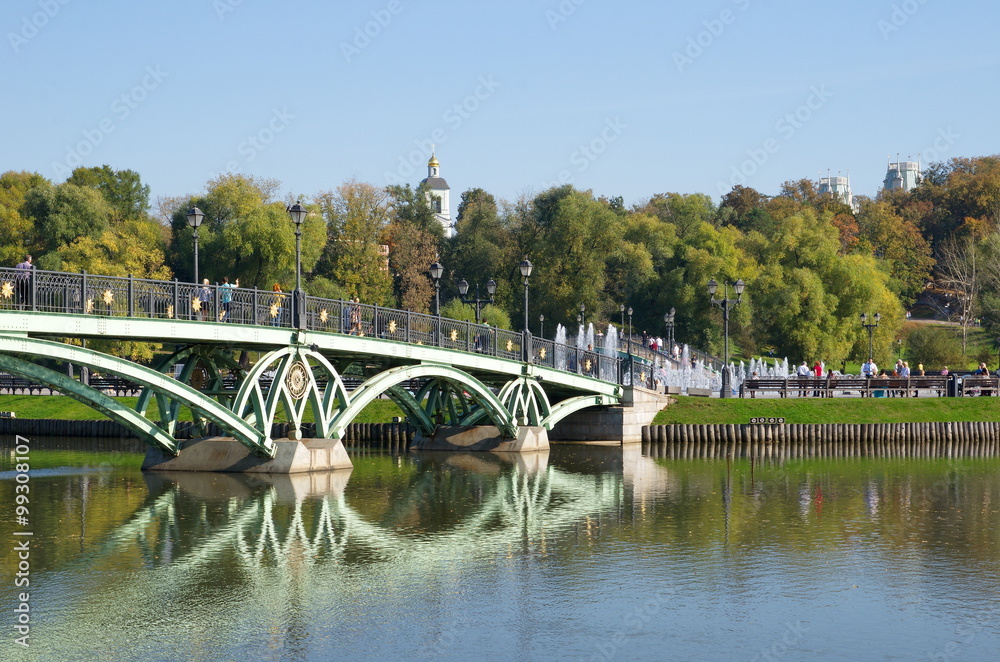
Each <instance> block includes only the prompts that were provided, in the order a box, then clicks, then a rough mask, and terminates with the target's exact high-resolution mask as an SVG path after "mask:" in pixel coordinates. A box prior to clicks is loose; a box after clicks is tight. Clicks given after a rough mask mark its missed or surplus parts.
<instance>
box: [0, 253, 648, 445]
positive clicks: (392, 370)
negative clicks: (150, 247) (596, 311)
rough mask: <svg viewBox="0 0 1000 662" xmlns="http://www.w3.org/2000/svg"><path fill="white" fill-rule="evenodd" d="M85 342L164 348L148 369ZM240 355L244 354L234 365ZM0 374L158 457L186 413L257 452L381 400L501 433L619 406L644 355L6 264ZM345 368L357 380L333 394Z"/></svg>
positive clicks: (429, 421)
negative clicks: (99, 382)
mask: <svg viewBox="0 0 1000 662" xmlns="http://www.w3.org/2000/svg"><path fill="white" fill-rule="evenodd" d="M19 278H20V280H19ZM94 341H130V342H154V343H163V344H164V345H166V346H167V347H168V348H171V351H170V352H169V353H168V354H166V355H164V356H162V357H161V358H160V359H159V360H158V361H157V362H156V364H155V365H154V366H152V367H148V366H145V365H140V364H138V363H134V362H132V361H129V360H126V359H123V358H119V357H116V356H113V355H111V354H109V353H107V352H106V351H101V350H102V349H106V345H107V343H106V342H105V343H100V342H97V343H95V342H94ZM88 344H89V345H90V346H89V347H88ZM243 352H250V353H252V354H255V355H256V356H257V357H258V358H257V359H256V361H255V362H254V363H253V364H252V365H249V364H248V363H247V362H243V363H241V362H240V360H239V358H240V355H241V354H242V353H243ZM66 364H70V365H74V366H77V367H80V368H82V367H86V368H87V369H88V370H89V371H90V372H99V373H103V374H111V375H114V376H117V377H121V378H124V379H127V380H130V381H133V382H135V383H136V384H138V385H140V386H141V387H142V389H143V390H142V393H141V396H140V397H139V398H138V401H137V403H136V404H135V406H134V407H131V406H128V405H126V404H123V403H122V402H120V401H119V400H116V399H114V398H112V397H110V396H108V395H106V394H105V393H102V392H101V391H99V390H97V389H95V388H91V387H90V386H88V385H87V384H85V383H82V382H81V381H79V380H77V379H75V378H74V377H72V376H70V374H71V373H70V372H69V371H68V370H66V368H65V365H66ZM0 370H4V371H6V372H9V373H11V374H14V375H18V376H21V377H25V378H28V379H31V380H34V381H37V382H40V383H44V384H48V385H50V386H51V387H53V388H55V389H58V390H59V391H60V392H62V393H64V394H66V395H69V396H71V397H74V398H76V399H77V400H80V401H82V402H84V403H86V404H87V405H89V406H91V407H94V408H95V409H98V410H99V411H101V412H103V413H104V414H106V415H107V416H108V417H110V418H112V419H114V420H117V421H119V422H120V423H123V424H124V425H126V426H128V427H129V428H131V429H132V430H134V431H135V433H136V434H137V435H138V436H139V437H140V438H142V439H143V440H145V441H146V442H147V443H148V444H149V445H150V446H152V447H153V448H156V449H158V450H159V451H160V452H162V453H163V454H166V455H177V454H178V453H179V451H180V448H181V446H180V444H179V443H178V441H177V439H176V438H175V437H174V432H175V429H176V425H177V421H178V420H179V417H180V415H181V413H182V411H183V409H185V408H186V409H188V410H189V411H190V412H191V413H192V415H193V418H194V420H195V421H196V422H198V423H199V424H200V425H201V426H202V429H203V432H205V433H206V435H207V426H208V424H209V423H214V424H215V425H217V426H218V427H219V428H221V429H222V430H224V431H225V433H226V434H227V435H228V436H231V437H233V438H234V439H236V440H237V441H238V442H240V443H241V444H243V445H244V446H246V447H247V448H248V449H250V451H251V452H252V453H253V454H254V455H256V456H258V457H261V458H271V457H274V455H275V441H274V440H273V439H271V438H270V430H271V424H272V423H273V422H274V421H275V419H276V417H281V418H283V419H284V420H287V421H289V422H290V423H291V424H292V428H293V430H294V431H293V432H292V433H290V434H289V437H290V438H292V439H294V440H298V439H301V431H300V430H301V425H302V423H303V422H304V421H306V420H309V419H311V420H312V421H314V422H315V425H316V437H317V438H324V439H335V440H336V439H340V438H341V437H342V435H343V433H344V430H345V428H346V426H347V425H348V424H349V423H351V421H353V420H354V418H355V417H356V416H357V415H358V414H359V413H360V412H361V410H362V409H364V407H365V406H366V405H367V404H369V403H370V402H372V401H373V400H374V399H376V398H378V397H379V396H382V395H385V396H387V397H389V398H391V399H392V400H393V401H395V402H396V403H397V404H398V405H399V406H400V408H401V409H402V410H403V411H404V412H405V413H406V415H407V416H408V418H409V420H410V422H411V423H412V424H413V425H415V426H416V427H417V428H418V430H419V431H420V432H422V433H423V434H426V435H428V436H430V435H432V434H433V433H434V431H435V430H436V429H437V428H438V427H440V426H443V425H447V426H476V425H494V426H496V428H497V429H498V430H499V431H500V433H501V435H502V436H503V437H504V438H509V439H510V438H515V437H517V435H518V432H519V428H523V427H525V426H530V427H538V428H544V429H546V430H551V429H552V428H553V426H555V425H556V424H557V423H559V422H560V421H561V420H563V419H564V418H566V417H567V416H569V415H571V414H573V413H575V412H577V411H580V410H582V409H585V408H588V407H601V406H608V405H616V404H620V403H622V400H623V396H624V395H625V391H626V389H630V387H631V386H633V385H640V386H641V385H646V386H652V379H653V376H652V370H650V368H649V366H648V364H645V363H642V362H640V361H635V360H632V359H631V357H623V356H622V355H620V354H619V353H618V352H617V351H616V352H613V355H610V356H609V355H604V354H598V353H594V352H585V351H581V350H579V349H577V348H575V347H570V346H566V345H561V344H558V343H555V342H553V341H551V340H544V339H540V338H533V337H532V336H531V335H530V334H529V333H527V332H523V333H515V332H510V331H506V330H504V329H496V328H491V327H487V326H483V325H477V324H474V323H470V322H464V321H459V320H452V319H446V318H441V317H437V316H432V315H424V314H419V313H412V312H409V311H403V310H395V309H391V308H383V307H379V306H371V305H364V304H354V303H351V302H345V301H339V300H330V299H322V298H317V297H310V296H305V295H304V294H297V293H289V294H286V293H274V292H269V291H264V290H257V289H245V288H229V287H223V286H217V285H215V286H205V287H200V286H197V285H194V284H190V283H181V282H178V281H176V280H174V281H155V280H144V279H138V278H131V277H128V278H122V277H111V276H98V275H93V274H87V273H81V274H74V273H62V272H47V271H40V270H32V271H30V272H23V271H19V270H16V269H0ZM345 376H350V377H351V378H352V380H357V379H360V380H362V381H361V383H360V386H358V387H357V388H355V389H353V390H351V391H348V389H347V388H346V387H345V385H344V377H345ZM234 377H235V379H234ZM154 405H155V406H154Z"/></svg>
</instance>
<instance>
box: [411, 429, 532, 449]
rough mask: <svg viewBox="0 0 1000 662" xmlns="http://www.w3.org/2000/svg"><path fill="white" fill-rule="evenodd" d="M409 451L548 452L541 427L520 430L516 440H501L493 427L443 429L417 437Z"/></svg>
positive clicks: (498, 431) (498, 432) (497, 431)
mask: <svg viewBox="0 0 1000 662" xmlns="http://www.w3.org/2000/svg"><path fill="white" fill-rule="evenodd" d="M410 448H411V449H412V450H421V451H495V452H505V453H532V452H535V451H541V450H548V448H549V437H548V431H547V430H546V429H545V428H542V427H531V426H524V425H522V426H520V427H519V428H518V430H517V439H504V438H503V437H502V436H500V430H499V429H497V427H496V426H494V425H473V426H462V425H444V426H441V427H439V428H438V429H437V430H435V431H434V434H433V435H432V436H430V437H425V436H416V437H414V439H413V445H412V446H411V447H410Z"/></svg>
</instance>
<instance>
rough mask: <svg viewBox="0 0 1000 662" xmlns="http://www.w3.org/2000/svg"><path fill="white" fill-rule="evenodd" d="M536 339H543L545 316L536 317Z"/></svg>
mask: <svg viewBox="0 0 1000 662" xmlns="http://www.w3.org/2000/svg"><path fill="white" fill-rule="evenodd" d="M538 337H539V338H544V337H545V315H539V316H538Z"/></svg>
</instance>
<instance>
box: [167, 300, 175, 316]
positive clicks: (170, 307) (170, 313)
mask: <svg viewBox="0 0 1000 662" xmlns="http://www.w3.org/2000/svg"><path fill="white" fill-rule="evenodd" d="M167 318H168V319H173V318H174V304H172V303H171V304H168V305H167Z"/></svg>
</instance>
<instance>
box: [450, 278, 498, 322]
mask: <svg viewBox="0 0 1000 662" xmlns="http://www.w3.org/2000/svg"><path fill="white" fill-rule="evenodd" d="M496 291H497V283H496V281H495V280H493V279H492V278H490V279H489V280H488V281H486V293H487V294H488V295H490V298H489V299H480V298H479V283H476V298H475V299H467V298H466V297H465V295H466V294H468V293H469V281H467V280H465V279H464V278H463V279H462V280H460V281H458V293H459V294H460V295H461V299H462V303H464V304H467V305H470V306H475V307H476V324H479V317H480V311H481V310H482V309H481V308H480V306H482V304H484V303H493V295H494V294H496Z"/></svg>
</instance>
